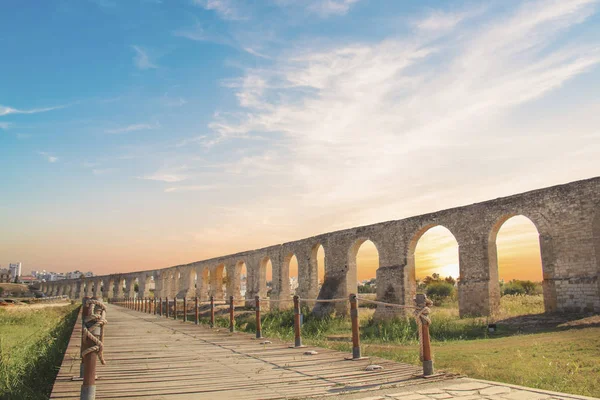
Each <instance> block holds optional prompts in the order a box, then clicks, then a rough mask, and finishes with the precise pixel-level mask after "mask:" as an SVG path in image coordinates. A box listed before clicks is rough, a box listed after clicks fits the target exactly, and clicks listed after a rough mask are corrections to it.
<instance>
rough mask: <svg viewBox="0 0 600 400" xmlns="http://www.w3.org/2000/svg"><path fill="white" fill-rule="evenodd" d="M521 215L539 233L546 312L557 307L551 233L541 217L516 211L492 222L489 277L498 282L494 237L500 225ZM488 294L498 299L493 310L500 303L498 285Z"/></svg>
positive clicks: (496, 250) (496, 252)
mask: <svg viewBox="0 0 600 400" xmlns="http://www.w3.org/2000/svg"><path fill="white" fill-rule="evenodd" d="M516 216H523V217H525V218H527V219H528V220H529V221H530V222H531V223H532V224H533V226H534V227H535V229H536V230H537V232H538V235H539V245H540V256H541V263H542V276H543V280H542V289H543V293H544V310H545V311H546V312H553V311H556V307H557V304H556V302H557V298H556V287H555V282H554V278H555V271H554V262H553V260H554V255H553V247H552V235H551V234H550V232H549V230H548V227H547V224H546V223H545V222H544V221H542V220H541V218H536V216H535V215H532V214H528V213H517V212H510V213H506V214H503V215H502V216H500V217H499V218H498V219H496V221H495V222H494V224H493V225H492V227H491V229H490V232H489V236H488V262H489V269H490V278H491V280H492V281H493V282H499V275H498V248H497V246H496V239H497V237H498V232H499V231H500V228H502V225H504V223H505V222H506V221H508V220H509V219H511V218H513V217H516ZM542 232H544V233H542ZM490 292H491V294H490V296H491V297H492V298H493V299H496V298H497V299H498V300H497V301H496V302H495V303H496V304H494V307H493V308H494V310H493V311H496V310H497V309H498V307H499V303H500V300H499V299H500V288H499V285H497V284H495V285H493V286H492V288H491V289H490Z"/></svg>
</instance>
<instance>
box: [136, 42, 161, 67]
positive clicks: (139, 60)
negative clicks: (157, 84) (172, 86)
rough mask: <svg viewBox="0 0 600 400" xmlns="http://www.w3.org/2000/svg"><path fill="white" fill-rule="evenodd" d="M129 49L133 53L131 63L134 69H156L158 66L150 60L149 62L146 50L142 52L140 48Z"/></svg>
mask: <svg viewBox="0 0 600 400" xmlns="http://www.w3.org/2000/svg"><path fill="white" fill-rule="evenodd" d="M131 48H132V49H133V50H134V51H135V56H134V57H133V62H134V64H135V66H136V67H138V68H139V69H141V70H146V69H155V68H158V65H156V64H155V63H154V62H153V61H152V60H150V56H149V55H148V53H147V52H146V50H144V49H143V48H141V47H140V46H131Z"/></svg>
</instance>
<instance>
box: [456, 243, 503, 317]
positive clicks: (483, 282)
mask: <svg viewBox="0 0 600 400" xmlns="http://www.w3.org/2000/svg"><path fill="white" fill-rule="evenodd" d="M455 237H456V239H457V241H458V261H459V265H460V280H459V282H458V309H459V313H460V316H461V317H465V316H486V315H492V314H493V313H494V312H495V311H496V310H497V309H498V306H499V304H500V290H499V287H498V269H497V268H496V269H495V271H491V268H490V267H489V265H490V260H489V257H488V254H489V253H488V240H487V237H486V235H485V234H477V233H476V232H467V233H466V234H463V235H460V236H459V235H455Z"/></svg>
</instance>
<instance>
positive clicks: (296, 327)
mask: <svg viewBox="0 0 600 400" xmlns="http://www.w3.org/2000/svg"><path fill="white" fill-rule="evenodd" d="M294 347H304V346H302V338H301V337H300V297H298V296H294Z"/></svg>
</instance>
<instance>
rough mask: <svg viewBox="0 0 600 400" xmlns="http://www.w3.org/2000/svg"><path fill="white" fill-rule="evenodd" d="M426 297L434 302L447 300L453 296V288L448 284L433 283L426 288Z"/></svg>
mask: <svg viewBox="0 0 600 400" xmlns="http://www.w3.org/2000/svg"><path fill="white" fill-rule="evenodd" d="M426 293H427V297H429V298H431V299H432V300H433V301H434V302H436V301H441V300H444V299H447V298H449V297H451V296H452V295H454V286H453V285H452V284H450V283H448V282H444V281H440V282H433V283H431V284H429V285H428V286H427V289H426Z"/></svg>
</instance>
